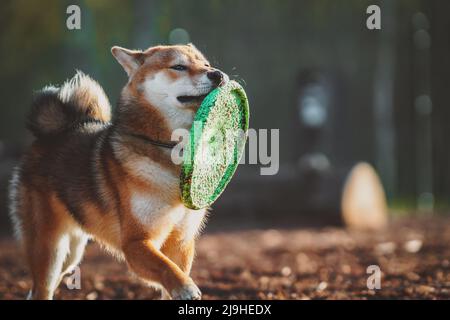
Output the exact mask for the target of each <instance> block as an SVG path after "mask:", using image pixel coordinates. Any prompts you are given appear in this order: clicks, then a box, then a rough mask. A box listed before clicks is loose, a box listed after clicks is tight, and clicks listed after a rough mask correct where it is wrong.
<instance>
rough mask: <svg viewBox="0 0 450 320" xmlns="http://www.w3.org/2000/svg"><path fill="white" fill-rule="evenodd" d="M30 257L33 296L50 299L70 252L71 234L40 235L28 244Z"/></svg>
mask: <svg viewBox="0 0 450 320" xmlns="http://www.w3.org/2000/svg"><path fill="white" fill-rule="evenodd" d="M28 246H29V248H28V249H27V251H28V259H29V262H30V267H31V275H32V278H33V288H32V294H31V298H32V299H33V300H50V299H53V294H54V292H55V290H56V288H57V286H58V284H59V281H60V277H61V271H62V267H63V263H64V259H65V258H66V256H67V253H68V252H69V235H68V234H64V233H55V234H51V235H49V234H46V236H44V235H42V236H38V237H37V238H36V239H35V241H34V243H33V244H32V245H30V244H28Z"/></svg>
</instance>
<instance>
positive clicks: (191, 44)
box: [187, 42, 198, 50]
mask: <svg viewBox="0 0 450 320" xmlns="http://www.w3.org/2000/svg"><path fill="white" fill-rule="evenodd" d="M187 46H188V47H191V48H193V49H195V50H198V49H197V47H196V46H195V45H194V44H193V43H192V42H189V43H188V44H187Z"/></svg>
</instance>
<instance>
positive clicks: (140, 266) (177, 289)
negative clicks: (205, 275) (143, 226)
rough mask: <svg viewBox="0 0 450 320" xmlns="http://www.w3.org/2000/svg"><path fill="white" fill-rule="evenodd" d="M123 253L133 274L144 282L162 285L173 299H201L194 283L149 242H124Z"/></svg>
mask: <svg viewBox="0 0 450 320" xmlns="http://www.w3.org/2000/svg"><path fill="white" fill-rule="evenodd" d="M123 252H124V254H125V258H126V260H127V262H128V264H129V266H130V268H131V269H132V270H133V272H135V273H136V274H137V275H138V276H139V277H141V278H143V279H144V280H147V281H152V282H158V283H160V284H161V285H163V286H164V288H165V289H166V290H167V291H168V292H169V293H170V294H171V296H172V298H173V299H180V300H198V299H200V298H201V292H200V290H199V288H198V287H197V286H196V285H195V283H194V281H193V280H192V279H191V278H190V277H189V276H188V275H186V273H184V272H183V271H182V270H181V269H180V268H179V267H178V266H177V265H176V264H175V263H174V262H172V261H171V260H170V259H169V258H168V257H167V256H165V255H164V254H163V253H161V251H159V250H158V249H157V248H155V247H154V246H153V244H152V243H151V241H150V240H148V239H142V240H131V241H126V242H125V244H124V246H123Z"/></svg>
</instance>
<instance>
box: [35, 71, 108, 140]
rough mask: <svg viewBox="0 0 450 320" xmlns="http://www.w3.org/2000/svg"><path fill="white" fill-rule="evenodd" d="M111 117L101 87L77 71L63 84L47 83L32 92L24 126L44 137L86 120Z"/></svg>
mask: <svg viewBox="0 0 450 320" xmlns="http://www.w3.org/2000/svg"><path fill="white" fill-rule="evenodd" d="M110 120H111V105H110V104H109V100H108V97H107V96H106V94H105V92H104V91H103V89H102V87H101V86H100V85H99V84H98V83H97V82H96V81H94V80H93V79H92V78H90V77H89V76H87V75H85V74H84V73H82V72H80V71H78V72H77V73H76V75H75V76H74V77H73V78H72V79H70V80H68V81H66V82H65V83H64V84H63V85H62V87H60V88H58V87H54V86H48V87H45V88H44V89H42V90H41V91H39V92H38V93H37V94H36V95H35V97H34V100H33V104H32V107H31V112H30V114H29V115H28V119H27V127H28V129H29V130H30V131H31V132H32V133H33V134H34V135H35V136H36V137H45V136H49V135H55V134H59V133H62V132H65V131H67V130H70V129H72V128H76V127H77V126H78V125H81V124H83V123H86V122H102V123H108V122H109V121H110Z"/></svg>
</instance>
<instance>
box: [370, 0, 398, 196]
mask: <svg viewBox="0 0 450 320" xmlns="http://www.w3.org/2000/svg"><path fill="white" fill-rule="evenodd" d="M380 7H381V30H380V31H379V32H380V39H379V47H378V53H377V55H378V57H377V62H376V69H375V78H374V121H375V148H376V153H375V154H376V155H375V157H376V167H377V170H378V172H379V173H380V176H381V180H382V182H383V184H384V186H385V189H386V192H387V195H388V198H392V196H393V194H394V192H395V191H396V183H397V172H396V153H395V128H394V119H393V93H394V78H395V72H394V70H395V40H396V39H395V34H396V28H395V27H396V16H395V14H396V10H395V9H396V2H395V1H382V2H381V6H380ZM372 32H376V31H372Z"/></svg>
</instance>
